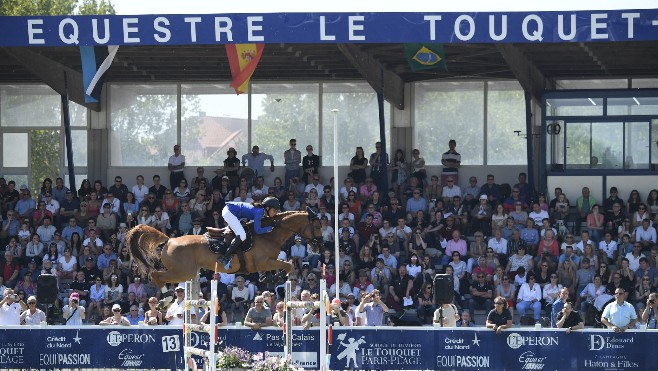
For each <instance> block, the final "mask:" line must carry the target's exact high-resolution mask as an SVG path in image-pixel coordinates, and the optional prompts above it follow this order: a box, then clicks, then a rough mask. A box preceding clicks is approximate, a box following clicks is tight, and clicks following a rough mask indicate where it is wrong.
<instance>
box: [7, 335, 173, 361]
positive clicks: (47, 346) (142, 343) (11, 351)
mask: <svg viewBox="0 0 658 371" xmlns="http://www.w3.org/2000/svg"><path fill="white" fill-rule="evenodd" d="M174 333H176V335H178V334H180V333H181V331H180V330H178V331H168V332H167V331H159V330H155V329H141V328H140V329H137V328H136V327H135V328H121V329H118V328H117V329H114V328H112V329H109V328H99V327H81V328H79V329H75V328H73V329H72V328H64V327H46V328H35V327H29V328H28V327H23V328H16V329H2V330H0V369H5V368H20V369H54V368H117V369H118V368H124V369H126V368H142V369H146V368H171V367H173V366H175V363H174V362H175V356H174V354H173V353H172V354H171V356H170V357H168V356H163V357H153V355H157V354H162V353H163V347H162V337H163V335H173V334H174Z"/></svg>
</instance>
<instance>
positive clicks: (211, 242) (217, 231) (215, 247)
mask: <svg viewBox="0 0 658 371" xmlns="http://www.w3.org/2000/svg"><path fill="white" fill-rule="evenodd" d="M207 230H208V231H207V232H206V233H205V234H204V235H203V237H205V238H206V240H208V249H210V251H211V252H212V253H213V254H224V253H226V250H227V249H228V247H229V244H230V241H229V242H228V243H227V242H226V238H225V237H226V235H225V234H224V232H225V231H226V228H213V227H208V228H207ZM245 232H246V233H247V238H246V240H245V241H244V242H243V243H242V245H241V246H240V247H239V248H238V249H237V250H236V253H243V252H245V251H248V250H249V249H251V247H252V243H253V237H252V232H251V229H249V228H245ZM231 234H233V233H231Z"/></svg>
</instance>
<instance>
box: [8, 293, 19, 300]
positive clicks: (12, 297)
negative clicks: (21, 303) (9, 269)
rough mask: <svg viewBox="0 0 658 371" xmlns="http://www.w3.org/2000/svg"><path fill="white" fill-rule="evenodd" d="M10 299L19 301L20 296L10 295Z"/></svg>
mask: <svg viewBox="0 0 658 371" xmlns="http://www.w3.org/2000/svg"><path fill="white" fill-rule="evenodd" d="M9 298H10V299H11V300H13V301H18V295H16V294H11V295H9Z"/></svg>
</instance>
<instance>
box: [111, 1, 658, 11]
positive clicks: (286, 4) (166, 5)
mask: <svg viewBox="0 0 658 371" xmlns="http://www.w3.org/2000/svg"><path fill="white" fill-rule="evenodd" d="M112 2H113V4H114V8H115V9H116V11H117V14H121V15H123V14H213V13H279V12H291V13H292V12H372V11H380V12H421V13H422V12H477V11H550V10H610V9H652V8H658V2H656V0H626V1H618V0H603V1H597V2H594V1H591V0H589V1H583V0H551V1H546V0H544V1H507V2H502V1H491V0H486V1H485V0H469V1H454V2H449V1H441V2H440V3H441V4H440V5H434V4H430V5H428V3H427V2H426V1H416V2H406V1H393V0H331V1H305V2H303V3H302V0H278V1H271V0H269V1H263V0H252V1H227V0H188V1H180V0H113V1H112ZM435 3H437V4H438V3H439V2H438V1H436V2H435ZM300 4H303V6H300Z"/></svg>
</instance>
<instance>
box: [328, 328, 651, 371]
mask: <svg viewBox="0 0 658 371" xmlns="http://www.w3.org/2000/svg"><path fill="white" fill-rule="evenodd" d="M333 334H334V340H333V349H332V354H331V361H330V367H331V368H332V369H352V370H357V369H358V370H418V369H429V370H485V369H487V370H558V369H568V370H646V369H652V368H654V367H655V364H656V361H658V357H657V356H656V352H655V351H652V350H651V348H652V347H653V344H654V339H655V337H656V334H658V332H655V331H647V332H626V333H620V334H615V333H613V332H609V331H591V332H590V331H587V332H585V331H574V332H573V333H571V334H566V333H565V332H563V331H534V330H525V331H523V330H517V329H514V330H508V331H504V332H503V333H502V334H499V335H497V334H495V333H494V332H493V331H485V330H480V331H477V330H476V331H473V330H459V329H456V330H433V329H424V328H420V329H405V330H403V331H381V330H374V329H373V330H368V329H353V330H352V329H345V330H343V329H337V330H334V331H333Z"/></svg>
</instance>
